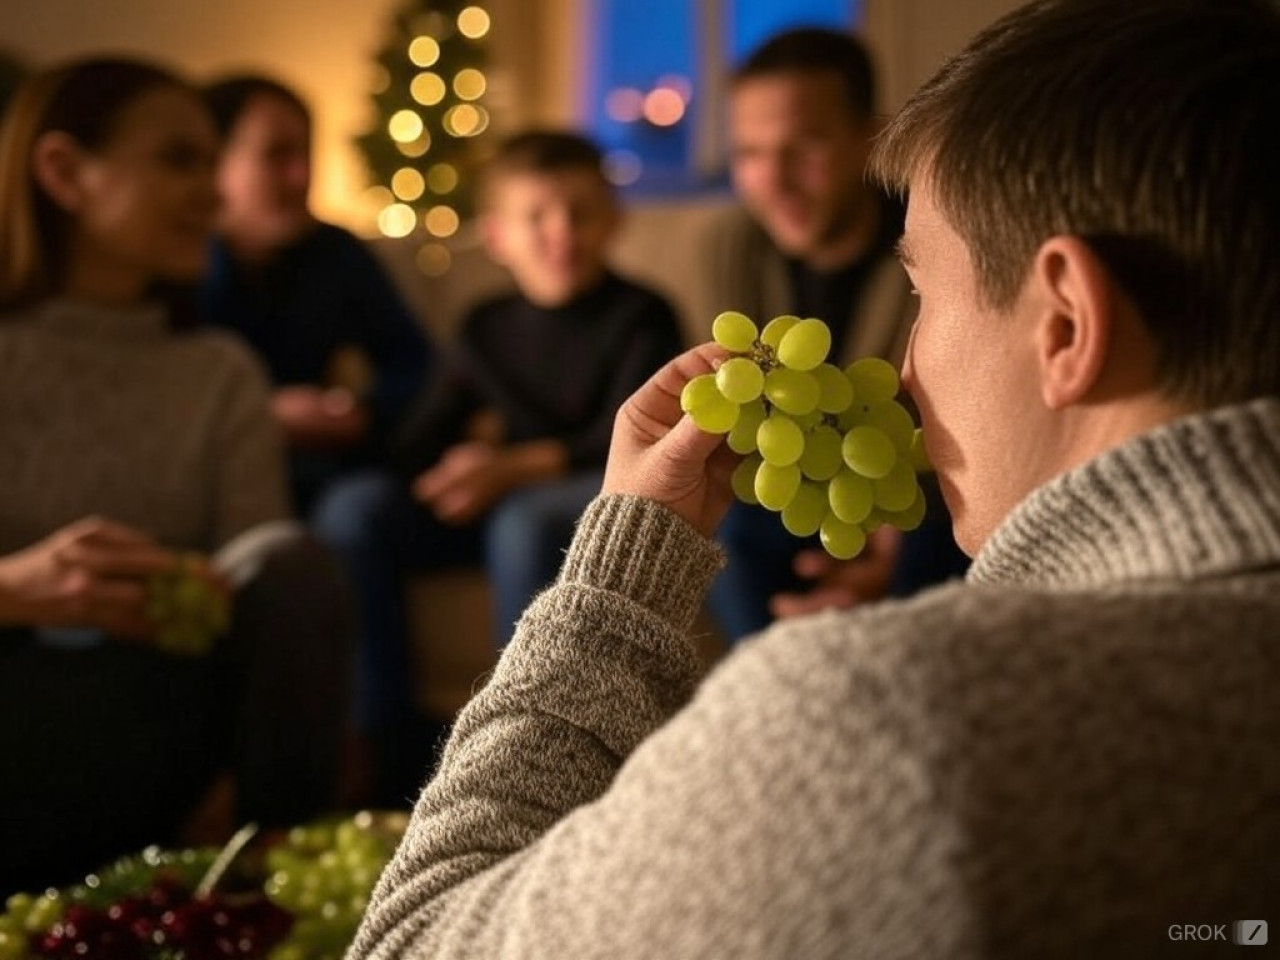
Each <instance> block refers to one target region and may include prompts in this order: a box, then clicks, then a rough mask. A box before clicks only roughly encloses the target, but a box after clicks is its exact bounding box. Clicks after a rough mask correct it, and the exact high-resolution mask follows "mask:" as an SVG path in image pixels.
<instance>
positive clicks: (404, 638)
mask: <svg viewBox="0 0 1280 960" xmlns="http://www.w3.org/2000/svg"><path fill="white" fill-rule="evenodd" d="M602 477H603V474H602V473H600V472H599V471H591V472H583V473H577V474H573V475H571V476H569V477H566V478H564V479H562V480H556V481H552V482H549V483H545V484H538V485H535V486H530V487H525V488H524V489H521V490H517V491H514V492H513V493H510V494H508V495H507V496H506V497H505V498H503V500H502V501H501V502H500V503H499V504H498V505H497V506H496V507H495V508H494V509H493V511H492V512H491V513H490V514H489V515H488V516H487V517H486V518H484V519H483V520H482V521H481V522H479V523H476V524H472V525H469V526H465V527H457V526H451V525H449V524H446V523H443V522H441V521H440V520H438V519H437V518H436V517H435V515H434V514H433V513H431V511H429V510H427V509H426V508H424V507H422V506H421V505H419V504H418V503H416V502H414V500H413V499H412V497H411V496H410V493H409V488H408V485H407V484H406V483H405V481H404V480H403V479H401V478H400V477H397V476H395V475H393V474H391V473H389V472H384V471H374V470H370V471H364V472H361V473H357V474H354V475H352V476H350V477H348V478H346V479H344V480H341V481H338V482H337V483H335V484H333V485H332V486H331V487H330V488H329V489H328V490H327V491H326V492H325V494H324V495H323V496H322V497H321V499H320V501H319V502H318V504H317V505H316V509H315V510H314V512H313V513H312V515H311V525H312V529H313V530H314V531H315V533H316V536H317V537H318V538H319V539H320V540H321V541H323V542H324V543H326V544H327V545H329V547H330V548H331V549H332V550H333V551H334V552H335V553H336V554H337V556H338V557H339V559H340V561H341V563H342V565H343V567H344V568H345V569H346V572H347V576H348V578H349V580H350V581H351V583H352V585H353V587H354V588H355V592H356V595H357V598H358V600H359V607H360V610H361V620H362V624H363V628H364V629H363V633H364V638H363V642H362V643H361V644H360V650H359V654H358V657H357V664H356V695H355V722H356V728H357V729H358V730H360V731H362V732H365V733H370V732H373V731H375V730H378V729H384V728H387V727H389V726H392V725H394V724H397V723H401V722H404V721H405V720H406V719H407V718H409V717H412V716H413V714H414V705H413V689H412V683H411V670H410V662H409V628H408V617H407V612H406V609H405V593H404V584H405V578H406V577H407V576H408V575H409V574H410V573H414V572H426V571H432V570H444V569H450V568H467V567H477V566H480V565H481V564H482V563H483V564H484V565H485V567H486V568H487V572H488V575H489V578H490V581H491V583H492V585H493V597H494V608H495V610H494V614H495V616H494V623H495V627H496V636H495V645H496V646H498V647H502V646H505V645H506V643H507V642H508V641H509V640H510V637H511V630H512V627H513V626H514V624H515V621H516V620H518V619H519V617H520V615H521V614H522V613H523V612H524V609H525V607H527V606H528V605H529V601H530V600H532V599H533V597H534V596H535V595H536V594H537V593H538V592H539V591H540V590H542V589H543V588H544V587H546V586H548V585H549V584H550V583H551V582H552V581H553V580H554V579H555V577H556V574H557V573H558V572H559V570H560V562H561V560H562V559H563V555H564V550H565V548H566V547H567V546H568V545H569V540H570V539H571V538H572V536H573V529H574V524H575V523H576V522H577V519H578V516H579V515H580V514H581V513H582V510H583V508H584V507H585V506H586V504H587V503H588V502H589V501H590V500H591V498H592V497H594V496H595V495H596V493H598V492H599V490H600V483H601V480H602Z"/></svg>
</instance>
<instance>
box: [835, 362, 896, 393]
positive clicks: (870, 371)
mask: <svg viewBox="0 0 1280 960" xmlns="http://www.w3.org/2000/svg"><path fill="white" fill-rule="evenodd" d="M844 372H845V376H847V377H848V378H849V382H850V383H852V384H853V392H854V395H855V396H856V397H857V398H858V402H859V403H868V404H871V403H883V402H884V401H886V400H892V399H893V398H894V397H896V396H897V395H898V371H897V370H895V369H894V367H893V364H891V363H890V362H889V361H888V360H881V359H880V358H879V357H863V358H862V359H861V360H855V361H854V362H853V363H851V364H849V366H847V367H845V370H844Z"/></svg>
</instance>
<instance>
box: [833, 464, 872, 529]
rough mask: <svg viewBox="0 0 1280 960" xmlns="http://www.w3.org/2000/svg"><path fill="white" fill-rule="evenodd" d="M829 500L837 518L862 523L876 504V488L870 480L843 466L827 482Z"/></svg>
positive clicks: (847, 521) (846, 521)
mask: <svg viewBox="0 0 1280 960" xmlns="http://www.w3.org/2000/svg"><path fill="white" fill-rule="evenodd" d="M827 500H828V501H829V502H830V503H831V512H832V513H834V514H835V515H836V517H837V519H839V520H842V521H844V522H845V523H862V521H864V520H865V519H867V516H868V514H870V513H871V508H872V507H874V506H875V502H876V494H875V488H873V487H872V486H871V481H870V480H868V479H866V478H865V477H860V476H858V475H857V474H856V473H854V472H853V471H852V470H849V469H847V468H844V467H842V468H841V469H840V472H839V473H837V474H836V475H835V476H834V477H832V478H831V480H830V482H829V483H828V484H827Z"/></svg>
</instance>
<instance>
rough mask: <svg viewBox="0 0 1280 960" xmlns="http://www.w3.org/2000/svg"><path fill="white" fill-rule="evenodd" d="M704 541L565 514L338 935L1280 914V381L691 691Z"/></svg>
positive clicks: (400, 942) (435, 948) (1134, 942)
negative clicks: (504, 638) (974, 551)
mask: <svg viewBox="0 0 1280 960" xmlns="http://www.w3.org/2000/svg"><path fill="white" fill-rule="evenodd" d="M717 563H718V556H717V553H716V549H715V548H714V547H713V545H712V544H711V543H709V542H708V541H706V540H704V539H703V538H701V537H700V536H698V535H697V534H696V533H695V532H694V531H693V530H692V529H691V528H689V527H687V526H686V525H685V524H683V522H681V521H680V520H678V519H677V518H675V517H674V516H673V515H672V514H670V513H669V512H668V511H666V510H665V509H663V508H661V507H659V506H657V505H655V504H651V503H648V502H645V501H640V500H636V499H632V498H625V497H612V498H603V499H600V500H597V501H596V502H595V503H594V504H593V505H592V506H591V507H590V508H589V509H588V511H587V512H586V514H585V515H584V517H583V518H582V521H581V523H580V526H579V530H578V533H577V537H576V539H575V541H574V544H573V546H572V548H571V550H570V552H569V555H568V557H567V559H566V561H565V565H564V568H563V570H562V572H561V575H560V579H559V581H558V584H557V585H556V586H555V587H553V588H552V589H550V590H548V591H547V592H545V593H544V594H543V595H542V596H541V597H540V598H539V599H537V600H536V601H535V602H534V603H533V605H532V606H531V607H530V608H529V610H528V612H527V613H526V614H525V617H524V619H523V620H522V621H521V624H520V627H519V630H518V631H517V635H516V639H515V641H514V642H513V644H512V645H511V647H510V648H509V649H508V650H507V652H506V654H505V655H504V657H503V658H502V661H501V662H500V664H499V666H498V668H497V670H496V672H495V674H494V676H493V677H492V679H491V680H490V682H489V684H488V685H487V686H486V687H485V688H484V690H483V691H482V692H481V693H479V694H478V695H477V697H476V698H475V699H474V701H473V702H472V703H471V704H470V705H469V706H468V707H467V709H466V710H465V711H464V713H463V715H462V716H461V718H460V720H459V722H458V724H457V727H456V730H455V732H454V735H453V738H452V740H451V741H450V743H449V745H448V748H447V749H446V752H445V754H444V758H443V765H442V768H441V770H440V773H439V775H438V776H437V778H436V779H435V780H434V781H433V782H432V783H431V784H430V785H429V787H428V788H427V789H426V791H425V792H424V793H423V795H422V797H421V799H420V800H419V802H418V804H417V808H416V810H415V811H414V814H413V818H412V821H411V823H410V826H409V831H408V834H407V836H406V837H405V839H404V842H403V844H402V845H401V847H400V849H399V851H398V852H397V854H396V856H395V858H394V860H393V861H392V863H391V864H390V866H389V867H388V869H387V870H386V872H385V874H384V876H383V877H382V879H381V881H380V883H379V885H378V888H377V890H376V893H375V895H374V899H373V903H372V905H371V907H370V909H369V912H368V915H367V917H366V919H365V923H364V926H363V928H362V929H361V932H360V934H359V935H358V937H357V940H356V943H355V945H354V946H353V948H352V950H351V954H350V956H351V957H352V958H365V957H369V958H383V960H385V958H401V957H420V958H425V957H441V958H443V957H472V958H486V960H499V958H515V957H521V958H531V957H544V958H548V960H588V958H602V960H604V958H609V960H626V958H636V960H639V958H659V960H678V958H686V957H687V958H704V957H724V958H731V960H748V958H765V957H770V958H773V957H777V958H803V960H817V958H836V957H874V958H883V957H912V958H938V957H948V958H953V957H960V958H970V957H1037V958H1043V957H1085V956H1114V957H1126V958H1127V957H1146V956H1167V955H1173V956H1184V955H1189V953H1188V952H1195V953H1197V955H1199V954H1200V951H1196V950H1195V948H1194V947H1193V946H1191V945H1189V944H1184V943H1179V942H1172V941H1171V939H1170V935H1169V928H1170V926H1171V925H1181V924H1212V925H1225V926H1222V927H1220V928H1219V929H1220V930H1221V931H1222V932H1225V934H1226V936H1228V937H1230V936H1231V923H1232V922H1233V921H1236V920H1244V919H1251V918H1260V919H1267V918H1268V916H1270V918H1271V919H1272V921H1273V922H1280V912H1277V910H1276V906H1277V904H1280V899H1277V897H1276V893H1275V891H1276V890H1278V889H1280V876H1277V868H1276V864H1277V862H1280V860H1278V857H1280V816H1277V810H1280V751H1277V749H1276V747H1277V744H1278V743H1280V695H1278V693H1280V401H1275V400H1265V401H1259V402H1256V403H1254V404H1252V405H1249V406H1244V407H1237V408H1231V409H1223V410H1220V411H1217V412H1215V413H1212V414H1209V415H1203V416H1196V417H1192V418H1188V419H1185V420H1182V421H1179V422H1176V423H1173V424H1170V425H1167V426H1165V427H1163V428H1161V429H1159V430H1157V431H1155V432H1152V433H1150V434H1148V435H1146V436H1143V437H1141V438H1138V439H1137V440H1134V441H1132V442H1130V443H1129V444H1127V445H1126V446H1124V447H1122V448H1120V449H1117V450H1113V451H1111V452H1108V453H1106V454H1105V455H1103V456H1101V457H1099V458H1098V459H1096V460H1095V461H1093V462H1091V463H1089V464H1087V465H1085V466H1084V467H1082V468H1079V469H1077V470H1075V471H1073V472H1071V473H1069V474H1067V475H1064V476H1062V477H1060V478H1058V479H1057V480H1055V481H1053V482H1052V483H1050V484H1049V485H1047V486H1046V487H1044V488H1042V489H1041V490H1040V491H1038V492H1037V493H1035V494H1033V495H1032V496H1031V497H1029V498H1028V499H1027V500H1026V501H1025V502H1024V503H1023V504H1022V505H1020V506H1019V507H1018V508H1017V509H1016V510H1015V511H1014V513H1013V515H1011V516H1010V517H1009V518H1008V520H1007V521H1006V523H1005V524H1004V525H1003V526H1002V527H1001V529H1000V530H999V531H998V532H997V533H996V534H995V535H994V536H993V537H992V538H991V540H990V542H989V543H988V544H987V546H986V547H985V548H984V549H983V551H982V553H981V554H980V556H979V557H978V558H977V559H976V562H975V564H974V566H973V568H972V573H971V575H970V577H969V582H968V583H966V584H955V585H948V586H944V587H940V588H938V589H935V590H933V591H931V592H929V593H927V594H925V595H922V596H919V597H917V598H915V599H913V600H910V601H905V602H896V603H885V604H881V605H877V606H874V607H868V608H865V609H859V610H856V611H853V612H845V613H834V612H833V613H828V614H824V615H820V616H816V617H812V618H809V619H803V620H796V621H788V622H785V623H782V624H780V625H778V626H776V627H774V628H773V629H771V630H770V631H768V632H767V633H766V634H764V635H762V636H760V637H758V638H756V639H755V640H753V641H751V642H749V643H747V644H746V645H745V646H743V647H741V648H739V650H738V651H737V652H736V653H734V654H733V655H732V656H730V657H729V658H728V659H727V660H726V661H725V662H724V663H723V664H722V665H721V666H720V667H719V668H718V669H717V670H715V671H714V672H713V674H712V675H711V676H710V677H708V678H707V679H706V680H705V682H703V683H702V684H701V685H700V686H698V676H697V666H696V663H695V659H694V655H693V653H692V650H691V648H690V645H689V643H688V641H687V638H686V635H685V634H686V631H687V630H688V628H689V625H690V623H691V622H692V619H693V616H694V613H695V610H696V609H697V606H698V604H699V602H700V600H701V598H702V596H703V591H704V589H705V587H706V585H707V583H708V581H709V580H710V579H711V577H712V576H713V574H714V573H715V571H716V568H717ZM695 688H696V689H695ZM1180 949H1181V950H1182V951H1183V952H1178V950H1180Z"/></svg>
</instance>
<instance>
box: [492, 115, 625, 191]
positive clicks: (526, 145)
mask: <svg viewBox="0 0 1280 960" xmlns="http://www.w3.org/2000/svg"><path fill="white" fill-rule="evenodd" d="M566 170H585V171H587V172H588V173H593V174H595V175H596V176H598V177H599V178H600V181H601V182H602V183H603V184H604V185H605V186H606V187H609V188H610V189H612V187H611V185H610V183H609V179H608V178H607V177H606V176H605V169H604V155H603V154H602V153H601V152H600V148H599V147H597V146H596V145H595V144H594V143H592V142H591V141H590V140H589V139H587V138H586V137H584V136H582V135H581V134H579V133H574V132H572V131H570V130H542V129H538V130H525V131H523V132H521V133H517V134H514V135H512V136H510V137H507V139H505V140H503V141H502V142H501V143H500V144H499V145H498V148H497V149H496V150H495V151H494V152H493V154H492V155H491V156H490V157H489V159H488V160H487V161H486V163H485V165H484V171H483V180H484V185H485V190H486V192H487V191H488V189H489V188H490V187H491V186H492V185H493V184H494V183H495V182H496V181H498V180H500V179H502V178H504V177H510V176H514V175H517V174H524V173H562V172H564V171H566Z"/></svg>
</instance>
